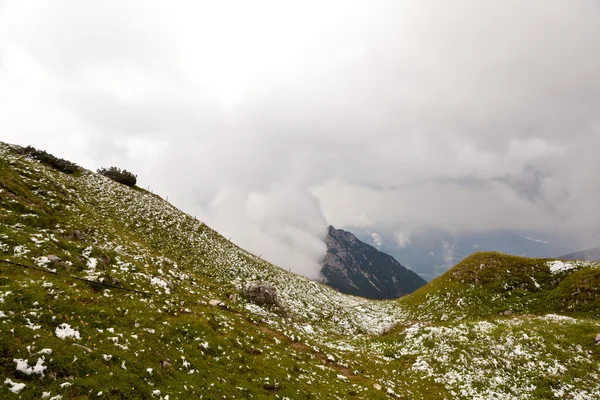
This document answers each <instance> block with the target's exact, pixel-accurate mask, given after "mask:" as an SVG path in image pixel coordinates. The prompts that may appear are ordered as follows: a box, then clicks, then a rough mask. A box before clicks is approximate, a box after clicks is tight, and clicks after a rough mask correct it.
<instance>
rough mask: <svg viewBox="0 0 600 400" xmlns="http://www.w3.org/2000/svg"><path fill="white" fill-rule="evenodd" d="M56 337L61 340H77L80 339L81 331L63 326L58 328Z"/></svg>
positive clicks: (67, 325)
mask: <svg viewBox="0 0 600 400" xmlns="http://www.w3.org/2000/svg"><path fill="white" fill-rule="evenodd" d="M55 333H56V337H58V338H59V339H63V340H64V339H67V338H71V337H72V338H75V339H80V336H79V331H76V330H75V329H72V328H71V326H70V325H69V324H61V325H59V326H57V327H56V331H55Z"/></svg>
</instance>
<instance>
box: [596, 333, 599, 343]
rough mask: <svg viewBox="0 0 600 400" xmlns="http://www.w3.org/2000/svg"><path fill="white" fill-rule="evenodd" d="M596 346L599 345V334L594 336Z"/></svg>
mask: <svg viewBox="0 0 600 400" xmlns="http://www.w3.org/2000/svg"><path fill="white" fill-rule="evenodd" d="M596 344H600V333H599V334H597V335H596Z"/></svg>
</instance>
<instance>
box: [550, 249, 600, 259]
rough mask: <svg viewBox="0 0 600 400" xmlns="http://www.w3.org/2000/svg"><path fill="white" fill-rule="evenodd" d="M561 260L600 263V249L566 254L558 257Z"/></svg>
mask: <svg viewBox="0 0 600 400" xmlns="http://www.w3.org/2000/svg"><path fill="white" fill-rule="evenodd" d="M558 258H559V259H561V260H582V261H600V247H595V248H593V249H587V250H582V251H576V252H574V253H569V254H565V255H564V256H561V257H558Z"/></svg>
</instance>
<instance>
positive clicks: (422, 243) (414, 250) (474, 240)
mask: <svg viewBox="0 0 600 400" xmlns="http://www.w3.org/2000/svg"><path fill="white" fill-rule="evenodd" d="M350 230H351V231H352V232H354V233H355V234H356V235H357V237H358V238H359V239H360V240H363V241H364V242H366V243H368V244H371V245H373V246H375V247H376V248H377V249H379V250H381V251H383V252H385V253H388V254H390V255H391V256H393V257H394V258H395V259H396V260H398V262H400V263H401V264H402V265H405V266H406V267H408V268H410V269H412V270H413V271H415V272H416V273H418V274H419V275H420V276H422V277H423V278H424V279H426V280H427V281H430V280H432V279H433V278H435V277H437V276H440V275H441V274H443V273H444V272H445V271H447V270H448V269H449V268H451V267H452V266H454V265H456V264H457V263H459V262H460V261H462V260H463V259H464V258H465V257H468V256H469V255H471V254H473V253H475V252H478V251H498V252H501V253H505V254H511V255H515V256H523V257H556V255H558V254H566V253H569V252H570V251H573V250H576V248H573V246H572V245H571V244H568V243H565V242H564V240H561V239H562V238H560V237H558V235H556V236H557V237H554V236H552V237H550V236H548V235H543V234H541V233H539V232H513V231H508V230H487V231H468V230H464V231H455V232H451V231H448V230H441V229H426V230H419V231H411V232H406V233H404V234H402V235H399V234H398V233H397V232H396V233H394V232H387V231H385V230H384V229H382V230H381V231H377V232H374V231H366V230H364V229H351V228H350Z"/></svg>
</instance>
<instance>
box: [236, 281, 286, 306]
mask: <svg viewBox="0 0 600 400" xmlns="http://www.w3.org/2000/svg"><path fill="white" fill-rule="evenodd" d="M244 296H246V297H247V298H248V300H250V301H251V302H253V303H254V304H257V305H259V306H275V305H276V306H278V305H279V302H278V301H277V294H276V293H275V288H274V287H273V286H271V285H269V284H267V283H260V282H251V283H248V284H247V285H246V287H244Z"/></svg>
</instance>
